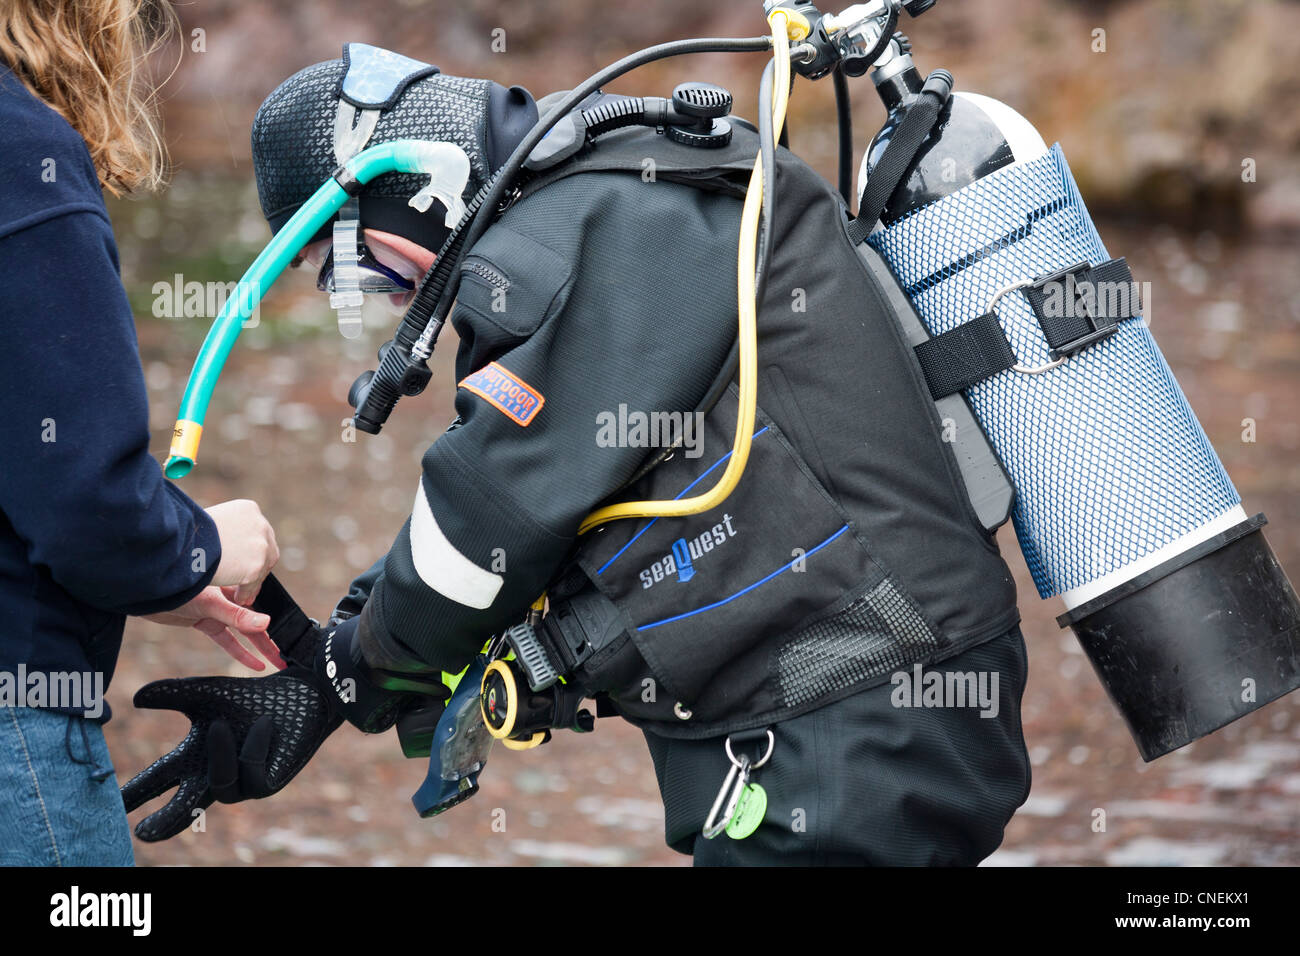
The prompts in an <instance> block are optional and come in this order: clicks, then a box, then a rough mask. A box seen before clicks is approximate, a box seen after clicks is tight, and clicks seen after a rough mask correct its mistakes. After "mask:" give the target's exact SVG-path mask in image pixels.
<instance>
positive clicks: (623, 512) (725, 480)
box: [578, 9, 802, 534]
mask: <svg viewBox="0 0 1300 956" xmlns="http://www.w3.org/2000/svg"><path fill="white" fill-rule="evenodd" d="M768 23H769V24H770V26H771V28H772V48H773V54H772V56H773V63H772V66H773V72H774V73H775V77H774V80H773V83H774V85H775V94H774V96H773V103H772V110H771V118H772V130H773V133H774V135H775V136H778V137H779V136H780V133H781V130H782V129H783V128H784V126H785V114H786V110H787V108H788V107H789V104H790V77H791V69H790V40H791V31H792V29H793V24H792V23H791V20H790V17H789V15H788V14H787V13H786V11H784V10H781V9H776V10H773V11H772V12H771V14H770V15H769V16H768ZM796 38H797V39H802V37H796ZM763 152H766V150H760V155H759V156H758V157H757V158H756V159H755V160H754V170H753V172H752V173H751V174H750V179H749V188H748V190H747V192H746V194H745V206H744V210H743V211H742V213H741V218H740V248H739V254H738V256H737V275H736V299H737V307H738V312H739V316H740V329H739V338H738V341H739V355H740V362H739V372H740V407H739V414H738V415H737V421H736V437H735V442H734V444H733V445H732V451H731V456H730V457H729V458H728V460H727V467H726V469H725V471H724V472H723V474H722V477H721V478H720V479H718V483H717V484H716V485H714V486H713V488H711V489H710V490H709V491H706V492H705V493H703V494H700V495H695V496H693V497H690V498H681V499H674V500H672V501H628V502H622V503H619V504H614V505H608V506H606V507H604V508H599V509H597V510H596V511H593V512H592V513H591V514H589V515H588V516H587V517H586V518H585V519H584V520H583V522H582V525H581V526H580V527H579V529H578V533H579V534H585V533H586V532H588V531H590V530H591V529H592V528H596V527H599V526H600V525H603V524H605V523H607V522H609V521H616V520H620V519H623V518H679V517H684V516H686V515H693V514H699V513H701V512H704V511H709V510H710V509H712V508H716V507H717V506H718V505H720V504H721V503H722V502H723V501H725V500H726V499H727V497H728V496H729V495H730V494H731V492H732V491H734V490H735V487H736V485H738V484H739V483H740V478H741V476H742V475H743V474H744V473H745V466H746V465H747V464H748V462H749V447H750V440H751V438H752V436H753V433H754V419H755V417H756V414H757V404H758V280H757V258H758V254H759V246H760V243H759V221H760V214H761V212H762V210H763V200H764V195H765V191H766V190H767V189H768V188H769V187H770V186H771V185H772V184H771V183H770V182H768V176H765V174H764V165H765V163H764V156H763V155H762V153H763ZM771 231H772V223H771V222H770V221H769V222H768V233H769V236H770V234H771Z"/></svg>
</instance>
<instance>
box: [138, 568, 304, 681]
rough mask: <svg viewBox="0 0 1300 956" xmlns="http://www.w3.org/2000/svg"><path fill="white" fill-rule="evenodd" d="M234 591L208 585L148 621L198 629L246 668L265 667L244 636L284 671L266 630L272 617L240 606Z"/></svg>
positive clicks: (260, 668) (148, 618)
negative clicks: (245, 643)
mask: <svg viewBox="0 0 1300 956" xmlns="http://www.w3.org/2000/svg"><path fill="white" fill-rule="evenodd" d="M234 593H235V592H234V588H218V587H206V588H204V589H203V590H202V591H200V592H199V594H198V596H197V597H196V598H194V599H193V600H192V601H190V602H189V603H188V604H182V605H181V606H180V607H178V608H176V609H175V610H174V611H166V612H164V613H162V614H150V615H148V616H146V617H145V620H146V621H153V622H154V623H156V624H167V625H170V626H172V627H193V628H196V629H197V630H200V631H202V632H203V633H204V634H206V635H208V637H210V638H212V640H213V641H215V642H216V644H217V646H218V647H220V648H221V649H222V650H223V651H225V652H226V653H227V654H229V655H230V656H231V657H233V658H234V659H235V660H237V661H239V663H241V664H243V665H244V666H245V667H248V668H251V669H253V670H255V671H261V670H266V665H265V664H263V663H262V662H261V660H259V659H258V658H257V657H255V656H254V655H253V654H252V653H250V652H249V651H248V649H247V648H245V647H244V646H243V645H242V644H240V643H239V640H238V637H237V636H236V635H240V636H243V637H244V638H246V639H247V640H248V642H249V643H250V644H252V645H253V647H255V648H257V650H259V651H261V653H262V654H263V655H264V656H265V657H266V659H267V660H268V661H270V662H271V664H272V665H274V667H275V668H276V669H277V670H284V668H285V666H286V665H285V663H284V661H283V660H281V659H280V653H279V651H278V650H277V649H276V646H275V642H274V641H272V640H271V637H270V635H269V634H267V632H266V629H267V628H268V627H270V626H271V618H270V617H269V616H268V615H266V614H260V613H258V612H257V611H254V610H252V609H251V608H246V607H240V606H239V605H238V604H236V603H235V602H234V600H232V598H233V597H234Z"/></svg>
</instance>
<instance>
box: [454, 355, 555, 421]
mask: <svg viewBox="0 0 1300 956" xmlns="http://www.w3.org/2000/svg"><path fill="white" fill-rule="evenodd" d="M460 387H461V388H466V389H469V390H470V391H471V392H473V393H474V394H475V395H477V396H478V397H479V398H482V399H484V400H485V401H487V402H491V403H492V404H493V405H495V406H496V407H497V408H498V409H500V410H501V411H502V412H504V413H505V415H506V417H508V418H509V419H510V420H511V421H513V422H514V423H515V424H516V425H522V426H524V427H525V428H526V427H528V425H530V424H532V421H533V419H534V418H536V417H537V413H538V412H540V411H541V410H542V406H543V405H545V404H546V398H545V397H544V396H543V395H542V393H541V392H539V391H538V390H537V389H535V388H533V387H532V386H531V385H529V384H528V383H527V382H525V381H524V380H523V379H522V378H520V377H519V376H517V375H515V374H514V373H513V372H511V371H510V370H509V369H508V368H505V367H503V366H501V365H498V364H497V363H496V362H489V363H488V364H487V365H485V366H483V367H482V368H481V369H479V370H478V371H477V372H474V373H473V374H471V375H467V376H465V379H464V381H462V382H461V383H460Z"/></svg>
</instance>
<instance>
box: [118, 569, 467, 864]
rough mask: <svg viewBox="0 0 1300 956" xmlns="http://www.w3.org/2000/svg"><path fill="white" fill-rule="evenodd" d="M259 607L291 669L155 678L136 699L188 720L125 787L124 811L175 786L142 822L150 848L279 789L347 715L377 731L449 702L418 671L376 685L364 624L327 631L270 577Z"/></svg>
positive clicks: (338, 625)
mask: <svg viewBox="0 0 1300 956" xmlns="http://www.w3.org/2000/svg"><path fill="white" fill-rule="evenodd" d="M253 606H254V608H255V609H257V610H259V611H261V612H263V613H265V614H268V615H270V617H271V626H270V627H269V628H268V629H267V630H268V633H269V634H270V636H271V638H272V640H274V641H275V643H276V646H277V647H279V648H280V653H281V656H283V657H284V659H285V660H287V661H289V662H290V663H289V666H288V667H287V668H286V669H285V670H282V671H280V672H279V673H278V674H273V675H272V676H270V677H256V678H239V677H191V678H184V679H180V680H163V681H155V682H154V683H152V684H148V685H146V686H144V687H142V688H141V689H140V690H139V691H138V692H137V693H136V695H135V701H134V702H135V706H136V707H140V708H149V709H170V710H178V711H180V712H181V713H183V714H185V715H186V716H187V717H189V718H190V724H191V726H190V732H189V733H188V734H187V735H186V736H185V739H184V740H182V741H181V743H180V744H179V745H178V746H177V747H176V748H175V749H174V750H172V751H171V752H170V753H168V754H166V755H165V756H163V757H162V758H160V759H159V760H157V761H155V762H154V763H153V764H152V765H150V766H149V767H148V768H146V769H145V770H143V771H142V772H141V773H139V774H137V775H136V776H135V777H133V778H132V779H131V780H130V781H128V782H127V784H126V786H124V787H123V788H122V799H123V801H124V802H125V804H126V809H127V810H128V811H131V810H134V809H136V808H137V807H139V806H140V805H141V804H143V803H145V802H146V801H148V800H152V799H154V798H155V797H157V796H160V795H161V794H163V793H165V792H167V791H168V790H170V789H171V788H172V787H176V788H177V791H176V793H175V794H174V795H173V796H172V798H171V800H170V801H169V802H168V803H167V805H166V806H165V807H163V808H162V809H161V810H159V811H157V812H156V813H154V814H151V815H150V816H148V817H146V818H145V819H144V820H143V821H141V822H140V824H138V825H137V826H136V828H135V832H136V835H137V836H139V837H140V839H142V840H144V841H146V842H153V841H157V840H165V839H167V838H168V837H172V836H175V835H176V834H177V833H180V832H181V831H182V830H184V829H185V828H186V827H187V826H189V825H190V824H191V823H192V822H193V819H194V816H195V811H196V810H201V809H204V808H206V807H209V806H211V805H212V803H213V801H214V800H220V801H221V802H223V803H236V802H238V801H241V800H248V799H258V798H261V797H268V796H270V795H271V794H273V793H277V792H279V791H280V790H281V789H283V788H284V786H285V785H286V784H288V782H289V781H290V780H292V779H293V778H294V777H295V776H296V775H297V774H298V773H299V771H301V770H302V768H303V767H305V766H306V765H307V762H308V761H309V760H310V759H311V758H312V756H313V755H314V754H315V753H316V751H317V749H318V748H319V747H320V745H321V744H322V743H323V742H324V741H325V738H326V737H328V736H329V735H330V734H331V733H333V732H334V730H335V729H336V728H337V727H338V726H339V725H340V724H341V723H342V722H343V720H345V719H346V720H349V721H351V722H352V723H354V724H355V725H356V726H358V727H359V728H360V729H361V730H363V731H366V732H368V733H378V732H380V731H383V730H387V729H388V728H389V727H391V726H392V725H393V723H394V721H396V719H397V717H398V716H399V715H400V714H401V713H402V712H403V711H404V710H406V709H409V708H412V707H417V706H419V707H427V706H428V705H429V703H430V701H431V700H440V699H442V698H444V697H445V696H446V688H445V686H444V685H443V684H442V683H441V681H440V680H438V679H436V678H431V679H430V680H428V681H425V680H423V679H422V677H421V675H403V677H402V679H401V680H400V681H393V680H389V681H386V683H388V684H389V685H390V688H389V689H386V688H381V687H379V686H377V685H376V684H375V683H373V682H372V675H371V672H370V670H369V668H368V667H367V666H366V664H365V661H364V660H363V658H362V657H361V654H360V652H359V650H358V649H357V647H356V641H355V637H356V629H357V623H358V619H357V618H351V619H349V620H345V621H341V622H338V623H336V624H332V625H331V627H329V628H321V627H320V626H318V625H317V624H316V622H315V621H313V620H311V618H309V617H307V615H306V614H304V613H303V611H302V609H301V608H300V607H299V606H298V605H297V603H296V602H295V601H294V600H293V599H292V598H291V597H290V596H289V594H288V592H286V591H285V590H284V588H283V587H282V586H281V585H280V583H279V582H278V581H277V580H276V579H275V578H274V576H272V577H268V578H267V580H266V582H265V583H264V584H263V586H262V590H261V593H260V594H259V595H258V598H257V601H256V602H254V605H253ZM381 677H382V675H381ZM391 687H396V688H398V689H391Z"/></svg>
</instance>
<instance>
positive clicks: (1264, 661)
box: [859, 34, 1300, 760]
mask: <svg viewBox="0 0 1300 956" xmlns="http://www.w3.org/2000/svg"><path fill="white" fill-rule="evenodd" d="M892 46H893V49H892V50H891V51H890V53H889V54H887V55H886V56H885V57H882V59H881V61H879V66H878V69H877V70H876V72H875V74H874V75H873V79H874V81H875V85H876V89H877V91H878V92H879V94H880V96H881V99H882V101H883V102H884V104H885V107H886V109H887V110H889V118H888V120H887V121H886V123H885V125H884V127H883V128H882V129H881V131H880V132H879V133H878V134H877V136H876V137H875V139H873V141H872V143H871V145H870V146H869V148H868V149H867V151H866V155H865V156H864V157H863V161H862V166H861V170H860V173H859V189H860V194H861V195H862V197H863V206H864V211H863V214H862V215H863V216H871V217H872V221H870V222H867V221H863V220H862V218H861V217H860V222H861V227H862V228H863V230H864V232H866V231H868V230H872V227H874V231H870V234H869V236H868V237H867V240H866V241H867V242H868V244H869V245H870V246H871V247H872V248H874V249H875V250H877V251H878V252H879V253H880V255H881V256H882V257H883V259H884V260H885V262H887V263H888V265H889V267H890V269H891V270H892V271H893V272H894V274H895V276H896V277H897V279H898V281H899V283H900V285H901V286H902V287H903V289H904V290H905V291H906V293H907V295H908V297H909V298H910V299H911V301H912V303H913V304H914V305H915V307H916V311H917V313H918V314H919V315H920V317H921V319H922V321H923V322H924V324H925V326H926V331H927V332H928V333H929V334H930V335H931V336H934V338H933V339H932V340H931V341H930V342H928V343H926V344H923V345H921V346H919V347H918V348H917V355H918V359H919V360H921V362H922V366H923V369H924V371H925V372H926V376H927V380H928V381H929V383H930V386H931V392H932V394H935V395H936V398H938V397H939V395H940V394H945V395H948V396H949V397H952V396H957V395H961V394H964V395H965V397H966V399H967V400H968V401H969V403H970V407H971V408H972V409H973V410H974V413H975V416H976V417H977V418H978V420H979V422H980V424H981V425H982V427H983V429H984V431H985V432H986V433H987V435H988V437H989V440H990V441H991V442H992V444H993V446H994V448H995V449H996V450H997V452H998V454H999V456H1000V457H1001V460H1002V463H1003V464H1004V465H1005V467H1006V469H1007V472H1008V473H1009V475H1010V476H1011V479H1012V481H1013V482H1014V484H1015V487H1016V493H1017V499H1016V504H1015V508H1014V511H1013V515H1012V517H1013V521H1014V525H1015V529H1016V534H1017V537H1018V539H1019V542H1020V545H1021V549H1022V551H1023V552H1024V555H1025V558H1026V561H1027V562H1028V564H1029V569H1030V571H1031V573H1032V575H1033V578H1034V582H1035V584H1036V586H1037V589H1038V592H1039V595H1040V596H1041V597H1043V598H1047V597H1051V596H1055V595H1059V596H1060V597H1061V598H1062V601H1063V603H1064V605H1065V613H1064V614H1062V615H1061V616H1060V617H1059V618H1058V623H1060V624H1061V626H1062V627H1065V626H1069V627H1071V628H1073V630H1074V632H1075V633H1076V635H1077V636H1078V639H1079V641H1080V643H1081V644H1082V646H1083V649H1084V651H1085V652H1086V653H1087V655H1088V657H1089V659H1090V660H1091V661H1092V664H1093V666H1094V668H1095V669H1096V671H1097V673H1098V675H1099V677H1100V678H1101V681H1102V683H1103V684H1104V685H1105V687H1106V690H1107V691H1108V693H1109V694H1110V696H1111V697H1112V699H1113V700H1114V702H1115V704H1116V705H1117V706H1118V708H1119V710H1120V712H1121V713H1122V715H1123V716H1124V718H1125V720H1126V721H1127V723H1128V725H1129V728H1130V730H1131V731H1132V734H1133V737H1134V739H1135V741H1136V742H1137V745H1138V747H1139V749H1140V751H1141V753H1142V756H1143V757H1144V758H1145V759H1146V760H1152V759H1154V758H1156V757H1158V756H1160V755H1162V754H1164V753H1167V752H1169V751H1171V750H1175V749H1177V748H1179V747H1181V746H1183V745H1185V744H1187V743H1189V742H1191V741H1192V740H1195V739H1196V738H1198V737H1201V736H1203V735H1205V734H1208V733H1210V732H1212V731H1214V730H1216V729H1218V728H1220V727H1222V726H1223V725H1225V724H1227V723H1229V722H1230V721H1233V720H1235V719H1237V718H1238V717H1241V716H1244V715H1245V714H1247V713H1250V712H1251V711H1253V710H1255V709H1257V708H1259V707H1262V706H1263V705H1264V704H1266V703H1268V702H1269V701H1272V700H1274V699H1276V698H1278V697H1280V696H1282V695H1283V694H1286V693H1288V692H1289V691H1291V690H1294V689H1295V688H1296V687H1297V686H1300V603H1298V602H1297V598H1296V594H1295V591H1294V590H1293V588H1292V586H1291V584H1290V582H1289V581H1288V580H1287V577H1286V575H1285V573H1284V572H1283V570H1282V568H1281V566H1280V564H1279V563H1278V561H1277V558H1276V557H1275V556H1274V554H1273V552H1272V550H1271V548H1270V547H1269V544H1268V542H1267V541H1266V540H1265V538H1264V536H1263V533H1262V531H1261V530H1260V529H1261V526H1262V525H1263V524H1264V523H1265V519H1264V517H1263V515H1258V516H1255V517H1248V516H1247V513H1246V512H1245V511H1244V510H1243V509H1242V506H1241V499H1240V496H1239V495H1238V494H1237V492H1236V490H1235V489H1234V488H1233V485H1232V482H1231V481H1230V480H1229V478H1228V476H1227V473H1226V472H1225V471H1224V468H1223V465H1222V464H1221V463H1220V461H1219V459H1218V457H1217V455H1216V454H1215V452H1214V449H1213V448H1212V446H1211V445H1210V442H1209V439H1208V438H1207V437H1206V435H1205V432H1204V431H1203V429H1202V428H1201V426H1200V423H1199V422H1198V421H1197V419H1196V417H1195V415H1194V414H1193V412H1192V410H1191V408H1190V406H1189V405H1188V403H1187V400H1186V398H1185V397H1184V396H1183V393H1182V391H1181V390H1180V388H1179V387H1178V384H1177V382H1176V381H1175V379H1174V377H1173V374H1172V373H1171V371H1170V370H1169V367H1168V365H1167V364H1166V362H1165V360H1164V358H1163V356H1162V355H1161V354H1160V351H1159V349H1158V348H1157V346H1156V343H1155V340H1154V339H1153V338H1152V336H1151V333H1150V331H1149V329H1148V328H1147V326H1146V323H1145V322H1144V321H1143V320H1142V319H1141V317H1140V312H1141V302H1140V297H1139V296H1138V295H1137V284H1136V283H1134V282H1132V277H1131V276H1130V275H1129V274H1128V270H1127V267H1126V266H1125V265H1124V262H1123V260H1112V259H1111V257H1110V256H1109V255H1108V254H1107V252H1106V249H1105V247H1104V245H1103V244H1102V241H1101V238H1100V237H1099V235H1098V234H1097V231H1096V228H1095V227H1094V225H1093V223H1092V221H1091V218H1090V217H1089V215H1088V212H1087V209H1086V208H1085V207H1084V204H1083V201H1082V199H1081V197H1080V196H1079V193H1078V189H1077V187H1076V185H1075V183H1074V180H1073V178H1072V177H1071V175H1070V171H1069V167H1068V165H1067V164H1066V161H1065V157H1064V154H1063V152H1062V150H1061V148H1060V146H1059V145H1057V146H1055V147H1052V148H1051V149H1049V148H1048V147H1047V145H1046V143H1045V142H1044V140H1043V138H1042V137H1041V136H1040V135H1039V134H1038V132H1037V131H1036V130H1035V129H1034V127H1033V126H1032V125H1031V124H1030V123H1029V122H1028V121H1027V120H1025V119H1024V117H1022V116H1020V115H1019V114H1018V113H1016V112H1015V111H1014V110H1012V109H1011V108H1010V107H1008V106H1006V105H1004V104H1002V103H999V102H998V101H996V100H992V99H989V98H988V97H984V96H979V95H976V94H971V93H961V92H958V93H954V94H953V95H952V96H951V98H949V99H948V101H947V103H946V104H945V105H944V106H943V107H942V109H941V110H939V112H938V115H937V119H936V120H935V122H934V124H933V126H932V127H931V128H930V130H929V135H928V136H926V137H925V139H924V140H923V141H922V142H921V143H920V145H919V147H916V144H915V142H913V143H911V144H907V147H910V148H914V149H915V153H914V154H913V155H912V156H911V157H910V162H909V163H908V164H907V165H906V167H904V168H902V169H900V168H898V167H899V159H898V154H899V152H900V151H899V150H898V149H891V147H893V145H894V143H895V141H896V140H897V139H898V138H899V137H900V135H901V133H900V130H901V129H902V128H903V126H904V123H905V121H906V117H907V115H908V113H909V111H910V110H911V109H912V107H913V106H914V105H915V104H917V103H918V102H919V101H920V100H921V99H922V91H923V89H924V87H925V84H926V81H925V80H924V79H923V78H922V76H921V74H920V73H919V72H918V71H917V69H916V67H915V65H914V63H913V62H912V57H911V52H910V46H909V44H908V43H907V40H906V38H904V37H902V36H901V35H899V34H896V35H895V38H894V41H893V44H892ZM891 152H892V155H891ZM905 158H906V157H905ZM891 163H892V167H893V168H891ZM895 182H896V185H895ZM873 185H875V186H876V187H877V188H876V190H875V193H876V196H875V197H870V194H871V192H872V187H873ZM881 194H887V195H885V196H884V199H883V202H882V200H881V198H880V195H881ZM872 202H874V204H875V205H876V206H879V207H880V208H879V217H878V221H877V220H876V219H875V217H874V215H873V214H874V213H875V212H876V209H875V208H872V209H871V210H870V212H868V211H867V207H868V205H871V203H872Z"/></svg>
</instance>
